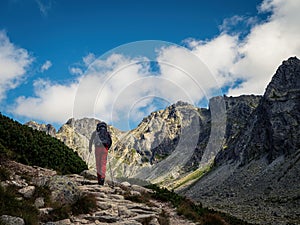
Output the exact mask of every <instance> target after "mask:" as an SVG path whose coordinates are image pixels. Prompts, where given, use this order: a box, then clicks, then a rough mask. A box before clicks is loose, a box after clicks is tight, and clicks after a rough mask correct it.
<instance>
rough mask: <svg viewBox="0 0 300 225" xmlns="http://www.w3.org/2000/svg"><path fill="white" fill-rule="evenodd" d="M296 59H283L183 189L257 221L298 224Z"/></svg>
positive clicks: (299, 84)
mask: <svg viewBox="0 0 300 225" xmlns="http://www.w3.org/2000/svg"><path fill="white" fill-rule="evenodd" d="M299 99H300V60H299V59H297V58H296V57H293V58H290V59H288V60H287V61H284V62H283V64H282V65H281V66H280V67H279V68H278V70H277V71H276V74H275V75H274V76H273V78H272V81H271V83H270V84H269V85H268V87H267V89H266V92H265V94H264V96H263V97H262V98H261V99H260V102H259V104H258V106H257V107H256V108H255V110H254V111H253V113H252V114H251V115H250V117H249V118H248V120H247V123H246V124H245V125H244V126H243V127H242V128H241V129H240V130H239V132H238V133H237V135H236V136H234V138H232V139H231V140H230V141H229V142H228V145H227V146H228V147H227V148H226V150H224V151H221V152H220V153H219V154H218V155H217V156H216V159H215V164H216V166H215V167H214V170H212V171H211V172H209V173H208V174H206V175H205V176H204V177H203V178H202V179H200V180H199V181H198V182H197V183H195V184H194V185H193V186H191V187H189V188H187V189H186V190H184V191H182V193H184V194H185V195H187V196H189V197H191V198H193V199H195V200H199V201H201V202H202V203H203V204H204V205H206V206H209V207H212V208H215V209H218V210H223V211H224V212H227V213H230V214H233V215H235V216H237V217H240V218H243V219H246V220H248V221H252V222H255V223H258V224H300V179H299V172H300V142H299V136H300V133H299V131H300V129H299V124H300V117H299V111H300V101H299Z"/></svg>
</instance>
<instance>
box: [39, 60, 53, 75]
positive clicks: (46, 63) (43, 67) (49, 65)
mask: <svg viewBox="0 0 300 225" xmlns="http://www.w3.org/2000/svg"><path fill="white" fill-rule="evenodd" d="M51 66H52V63H51V61H49V60H47V61H46V62H45V63H44V64H43V65H42V66H41V72H42V73H43V72H45V71H47V70H48V69H49V68H50V67H51Z"/></svg>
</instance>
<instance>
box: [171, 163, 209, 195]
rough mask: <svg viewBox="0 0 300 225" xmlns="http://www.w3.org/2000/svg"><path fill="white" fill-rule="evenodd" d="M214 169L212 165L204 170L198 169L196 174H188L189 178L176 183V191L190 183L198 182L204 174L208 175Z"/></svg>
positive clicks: (186, 177)
mask: <svg viewBox="0 0 300 225" xmlns="http://www.w3.org/2000/svg"><path fill="white" fill-rule="evenodd" d="M211 168H212V164H210V165H207V166H206V167H204V168H201V169H197V170H195V171H194V172H192V173H190V174H188V175H187V176H185V177H183V178H181V179H180V180H179V181H177V182H176V183H175V187H174V189H177V188H179V187H181V186H183V185H185V184H186V183H188V182H190V181H196V180H198V179H200V178H201V177H202V176H203V175H204V174H206V173H208V172H209V171H210V170H211Z"/></svg>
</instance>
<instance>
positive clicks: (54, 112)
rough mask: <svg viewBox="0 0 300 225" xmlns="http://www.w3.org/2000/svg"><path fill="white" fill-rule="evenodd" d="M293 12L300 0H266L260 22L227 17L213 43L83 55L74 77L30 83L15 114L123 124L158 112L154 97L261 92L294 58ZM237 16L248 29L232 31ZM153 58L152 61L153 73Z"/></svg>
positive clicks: (196, 98)
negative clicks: (130, 53) (140, 53)
mask: <svg viewBox="0 0 300 225" xmlns="http://www.w3.org/2000/svg"><path fill="white" fill-rule="evenodd" d="M299 10H300V2H299V1H293V0H265V1H263V3H262V4H261V5H260V6H259V13H268V15H269V17H268V18H267V20H266V21H260V22H257V17H253V18H250V17H247V18H246V17H243V16H236V17H232V18H230V19H227V20H225V21H224V23H223V24H222V25H221V30H220V34H219V35H218V36H216V37H214V38H213V39H211V40H205V41H204V40H197V39H192V38H190V39H187V40H185V44H186V46H188V48H189V49H190V51H188V50H187V49H184V48H182V47H179V46H176V45H169V46H164V47H162V46H160V47H158V48H157V49H156V55H155V57H154V58H151V57H148V56H145V57H143V56H142V57H141V56H131V57H129V56H127V55H125V54H122V53H113V54H111V55H108V56H106V58H103V57H100V58H97V57H96V56H95V55H94V54H93V53H89V54H88V55H87V56H85V57H83V59H82V65H84V66H83V67H81V66H78V67H77V66H76V67H71V68H70V69H69V71H70V73H72V74H77V75H78V76H77V77H76V78H74V81H73V82H71V83H69V84H57V83H53V82H50V81H45V80H38V81H36V82H35V96H34V97H25V96H23V97H20V98H18V100H17V102H16V108H15V113H16V114H18V115H23V116H24V115H25V116H27V117H29V118H36V119H40V120H44V121H47V122H51V121H53V122H59V123H63V122H65V121H66V120H67V119H68V118H69V117H73V116H74V117H76V118H81V117H86V116H90V117H98V118H100V119H103V120H106V121H108V122H110V123H113V124H114V125H116V126H117V127H121V128H125V129H126V128H127V129H129V127H128V123H129V122H130V120H131V121H132V120H135V121H138V120H140V119H141V118H142V117H143V116H146V115H147V113H148V112H149V111H153V110H156V109H157V105H158V104H157V102H155V103H154V101H153V99H156V100H157V99H161V101H162V102H164V104H167V103H169V104H171V103H174V102H176V101H178V100H184V101H187V102H190V103H194V104H199V103H200V102H201V101H203V99H205V98H206V99H208V98H210V97H212V96H214V95H219V94H228V95H241V94H263V92H264V90H265V88H266V86H267V84H268V82H269V81H270V79H271V77H272V75H273V74H274V73H275V70H276V68H277V67H278V66H279V65H280V64H281V62H282V61H283V60H285V59H286V58H288V57H290V56H294V55H296V56H299V55H300V30H299V28H298V27H299V25H298V21H300V14H299V13H298V12H299ZM243 19H245V20H246V24H247V29H248V31H247V32H246V34H245V33H243V32H242V33H239V32H236V29H235V28H234V26H236V25H237V24H239V23H241V22H242V20H243ZM231 27H233V28H232V29H231ZM241 34H242V35H241ZM138 49H139V48H135V49H133V52H136V50H138ZM127 50H128V49H127ZM151 61H157V68H156V69H155V71H153V66H151ZM84 69H87V70H86V71H85V72H83V71H84ZM221 89H222V90H225V93H222V92H220V90H221Z"/></svg>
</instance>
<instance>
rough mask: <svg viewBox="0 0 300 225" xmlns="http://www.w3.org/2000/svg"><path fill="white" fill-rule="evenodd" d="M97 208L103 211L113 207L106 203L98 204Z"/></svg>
mask: <svg viewBox="0 0 300 225" xmlns="http://www.w3.org/2000/svg"><path fill="white" fill-rule="evenodd" d="M97 206H98V207H99V208H100V209H102V210H108V209H110V208H111V207H112V205H111V204H109V203H106V202H97Z"/></svg>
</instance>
